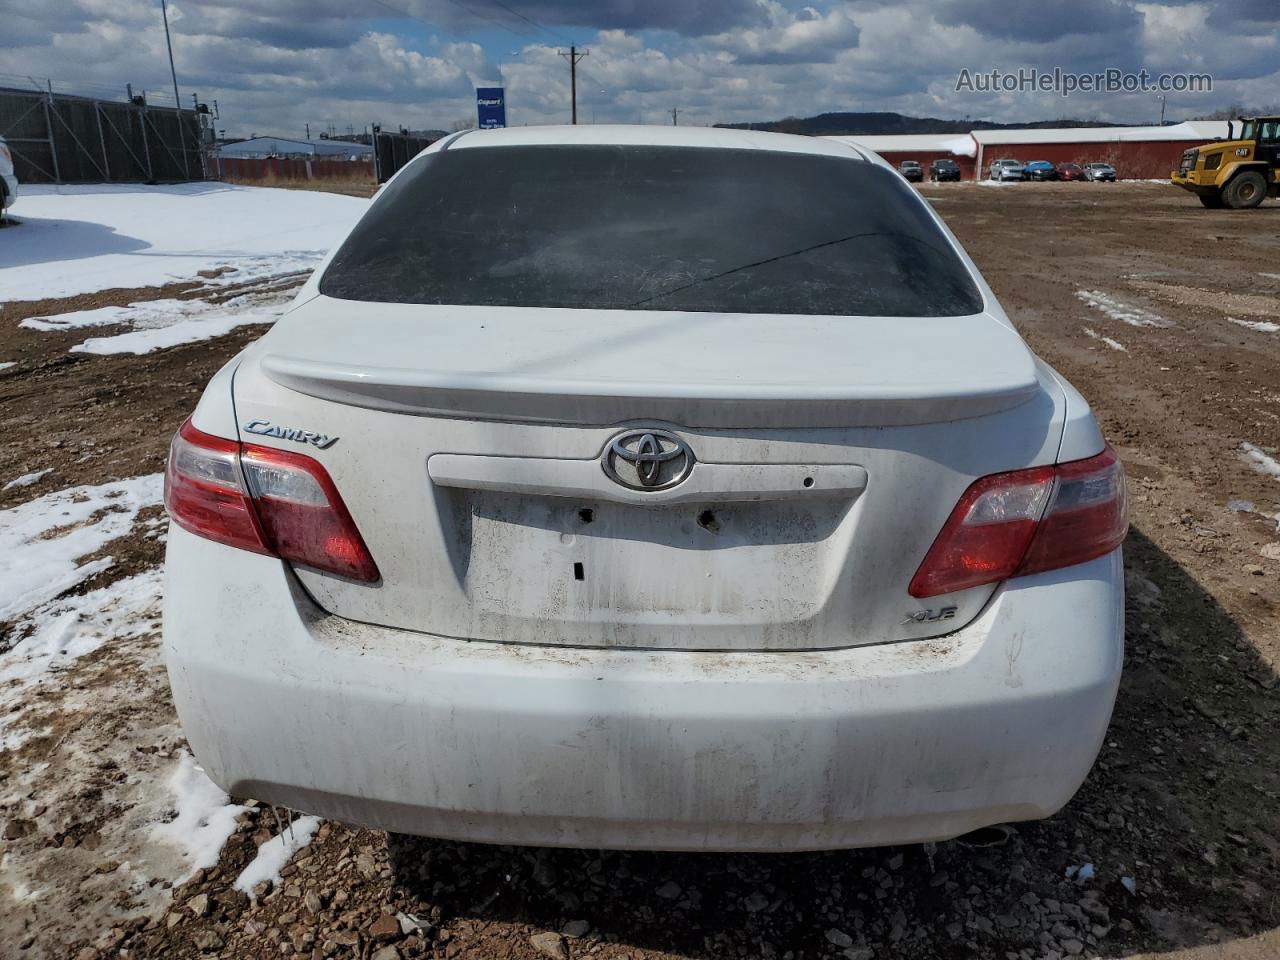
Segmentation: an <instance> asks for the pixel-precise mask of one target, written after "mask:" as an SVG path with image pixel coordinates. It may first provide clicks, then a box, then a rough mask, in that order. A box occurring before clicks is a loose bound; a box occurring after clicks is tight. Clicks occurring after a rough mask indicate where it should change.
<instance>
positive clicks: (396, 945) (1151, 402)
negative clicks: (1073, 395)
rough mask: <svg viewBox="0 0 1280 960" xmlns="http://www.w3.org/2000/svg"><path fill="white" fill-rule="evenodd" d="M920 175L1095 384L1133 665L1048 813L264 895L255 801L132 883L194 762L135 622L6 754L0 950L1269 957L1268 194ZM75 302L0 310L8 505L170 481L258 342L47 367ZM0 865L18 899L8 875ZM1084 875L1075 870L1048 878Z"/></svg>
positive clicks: (1077, 380) (458, 860) (1272, 546)
mask: <svg viewBox="0 0 1280 960" xmlns="http://www.w3.org/2000/svg"><path fill="white" fill-rule="evenodd" d="M924 193H925V195H926V196H928V197H929V198H930V199H931V200H932V201H933V202H935V204H936V207H937V209H938V211H939V212H940V213H941V214H942V215H943V217H945V219H946V220H947V222H948V223H949V224H950V226H951V227H952V229H953V230H954V231H955V232H956V233H957V235H958V236H959V237H960V239H961V241H962V242H963V243H964V245H965V246H966V248H967V249H968V250H969V252H970V253H971V254H972V256H973V257H974V259H975V260H976V261H977V263H978V265H979V266H980V267H981V269H982V270H983V272H984V274H985V275H986V277H987V279H988V281H989V282H990V284H991V286H992V287H993V288H994V289H995V291H996V293H997V295H998V296H999V298H1000V300H1001V302H1002V303H1003V305H1004V307H1005V309H1006V310H1007V311H1008V312H1009V314H1010V315H1011V316H1012V317H1013V319H1014V321H1015V322H1016V323H1017V324H1018V326H1019V327H1020V329H1021V330H1022V331H1023V334H1024V335H1025V337H1026V338H1027V339H1028V341H1029V342H1030V344H1031V345H1032V347H1033V348H1034V349H1035V350H1036V351H1037V352H1038V353H1039V354H1040V355H1041V356H1043V357H1045V358H1046V359H1047V360H1048V361H1049V362H1050V363H1052V364H1053V365H1054V366H1055V367H1057V368H1058V369H1059V370H1060V371H1062V372H1063V373H1064V374H1065V375H1066V376H1067V377H1068V378H1069V379H1070V380H1071V381H1072V382H1073V383H1074V384H1075V385H1076V386H1077V387H1078V388H1079V389H1080V390H1081V391H1082V392H1083V393H1085V395H1086V396H1087V397H1088V398H1089V400H1090V401H1091V402H1092V404H1093V405H1094V407H1095V409H1096V410H1097V411H1098V414H1099V418H1100V421H1101V423H1102V426H1103V429H1104V431H1105V433H1106V434H1107V435H1108V437H1109V438H1110V439H1111V441H1112V442H1113V443H1114V444H1115V445H1116V447H1117V449H1118V450H1119V452H1120V454H1121V456H1122V458H1123V460H1124V463H1125V466H1126V469H1127V471H1128V475H1129V481H1130V493H1131V500H1132V505H1131V511H1132V521H1133V530H1132V533H1131V534H1130V538H1129V542H1128V544H1127V547H1126V568H1127V578H1128V583H1129V598H1128V603H1127V623H1126V628H1127V652H1126V662H1125V673H1124V680H1123V683H1122V687H1121V691H1120V696H1119V701H1118V703H1117V707H1116V713H1115V717H1114V720H1113V722H1112V727H1111V731H1110V734H1109V736H1108V738H1107V742H1106V744H1105V746H1104V748H1103V751H1102V755H1101V757H1100V758H1099V761H1098V763H1097V765H1096V767H1095V769H1094V771H1093V773H1092V774H1091V776H1090V777H1089V779H1088V781H1087V782H1086V784H1085V785H1084V787H1083V788H1082V790H1081V791H1080V793H1079V794H1078V795H1077V797H1076V798H1075V799H1074V800H1073V801H1072V802H1071V803H1070V804H1069V805H1068V807H1067V808H1066V809H1065V810H1063V811H1062V812H1061V813H1059V814H1058V815H1057V816H1055V817H1053V818H1051V819H1050V820H1048V821H1045V822H1041V823H1029V824H1017V825H1015V826H1014V827H1013V828H1012V829H1011V830H1009V831H1008V833H1007V835H1006V834H1003V833H1001V834H998V835H994V836H993V837H992V839H993V840H994V841H996V842H995V843H994V845H991V846H974V845H964V844H961V843H956V842H951V843H944V844H939V845H937V846H936V847H932V846H929V847H918V846H917V847H904V848H891V849H880V850H867V851H853V852H835V853H824V854H804V855H774V856H736V855H735V856H729V855H709V854H708V855H698V856H690V855H672V854H637V853H617V852H600V851H565V850H541V849H530V848H510V847H486V846H480V845H471V844H463V843H451V842H440V841H432V840H423V839H407V838H388V837H387V836H385V835H383V834H380V833H376V832H371V831H366V830H360V829H355V828H353V827H349V826H346V825H343V824H340V823H327V824H324V825H323V826H322V827H321V828H320V831H319V833H318V834H317V836H316V839H315V840H314V841H313V842H312V843H311V845H310V846H308V847H306V848H305V849H304V850H303V851H302V853H301V854H299V855H298V857H296V858H295V859H294V861H293V862H292V863H291V864H290V865H289V866H287V867H286V868H285V870H284V877H283V880H284V882H283V884H281V885H280V886H278V887H275V888H273V889H270V890H262V891H260V892H261V894H262V896H260V897H259V899H257V900H256V902H251V901H250V900H249V898H247V897H246V896H245V895H244V894H241V893H237V892H234V891H233V890H232V889H231V884H232V882H233V880H234V879H235V877H236V876H237V874H238V872H239V870H240V868H242V867H243V866H244V865H245V864H246V863H247V862H248V861H249V860H250V859H251V858H252V856H253V854H254V852H255V850H256V846H257V845H258V844H260V843H262V842H264V841H265V840H266V839H268V838H269V837H271V836H272V835H273V833H275V832H277V828H276V826H275V818H274V815H273V814H272V813H271V812H270V811H268V810H266V809H265V808H262V807H253V808H250V809H249V810H248V811H247V812H245V813H244V814H243V815H242V816H241V820H240V826H239V829H238V831H237V833H235V835H234V836H233V837H232V838H231V840H230V841H229V842H228V843H227V845H226V847H225V848H224V849H223V852H222V857H221V861H220V862H219V864H218V865H217V866H216V867H214V868H212V869H210V870H207V871H201V872H199V873H197V874H196V876H195V877H193V878H192V879H191V881H190V882H188V883H186V884H185V885H182V886H177V887H173V888H172V889H170V881H168V880H164V879H156V878H153V879H151V880H150V881H148V882H147V883H145V884H138V883H130V882H129V881H128V876H127V875H128V870H127V869H126V867H127V864H126V860H127V859H128V857H129V856H131V855H143V854H144V853H145V852H140V851H139V850H138V849H137V839H136V838H137V836H138V831H137V829H135V827H136V824H137V822H138V818H139V816H140V811H143V810H144V808H145V809H150V808H149V807H147V804H148V803H150V804H154V803H155V802H156V801H155V795H156V794H157V793H160V794H163V790H162V789H161V788H160V787H157V786H155V784H156V783H157V782H159V781H162V780H163V778H164V777H166V776H167V775H168V772H169V770H170V769H171V768H172V766H173V763H174V758H175V757H176V756H177V755H178V753H179V751H180V750H181V748H182V741H181V733H180V731H179V730H178V729H177V727H176V724H175V722H174V718H173V713H172V707H171V705H170V703H169V701H168V696H167V689H166V686H165V682H164V674H163V670H162V668H161V666H160V665H159V663H158V661H157V659H156V656H155V644H156V639H155V636H154V633H152V634H151V635H149V636H146V637H141V638H138V639H136V640H134V641H131V642H130V643H129V644H126V645H113V646H108V647H106V648H103V649H101V650H99V651H97V652H96V653H94V654H90V655H88V656H86V657H84V658H82V659H81V660H80V661H77V662H76V664H75V665H74V667H72V668H71V669H68V670H67V671H66V673H65V675H64V676H65V687H66V689H68V690H74V691H76V694H77V695H76V696H75V697H68V698H59V697H57V696H47V697H45V698H43V700H42V702H40V703H36V704H33V705H30V706H29V709H28V711H27V713H26V714H24V718H25V720H24V722H27V723H29V724H31V725H33V727H36V728H39V729H42V730H46V729H47V732H42V733H40V734H39V735H36V736H33V737H31V738H30V739H28V740H27V741H26V742H25V743H24V744H23V745H22V747H21V748H19V749H17V750H9V751H6V752H0V820H2V821H4V822H5V829H4V834H3V835H4V837H5V839H4V840H2V841H0V844H2V846H0V851H2V852H3V857H4V859H3V861H0V956H4V957H9V956H13V957H47V958H54V957H59V958H61V957H76V958H79V960H90V958H98V957H102V958H105V957H108V956H112V957H114V956H117V955H119V956H129V957H179V958H185V957H198V956H223V957H230V958H244V960H248V958H259V957H267V956H280V957H307V958H318V957H360V958H365V960H368V958H376V960H395V958H400V957H403V958H408V957H432V956H434V957H449V958H491V957H498V958H536V957H551V958H557V957H559V958H568V957H583V956H592V957H598V958H602V960H622V958H636V960H639V958H644V960H655V958H668V957H672V958H674V957H765V958H774V957H777V958H784V960H785V958H791V960H800V958H808V957H847V958H854V960H858V958H860V960H867V958H872V957H878V958H886V957H903V958H922V960H923V958H931V960H932V958H936V960H958V958H962V957H984V958H985V957H993V958H1006V957H1007V958H1011V960H1023V958H1025V960H1038V958H1053V957H1063V956H1077V955H1079V956H1086V957H1092V956H1106V957H1138V956H1141V957H1148V956H1150V957H1155V956H1160V957H1178V958H1181V960H1192V958H1195V960H1209V958H1213V960H1222V958H1234V960H1251V958H1262V957H1274V956H1280V864H1278V861H1277V858H1278V856H1280V749H1278V747H1280V739H1278V737H1277V733H1278V731H1280V692H1278V691H1277V687H1276V684H1277V677H1278V674H1277V670H1278V669H1280V620H1278V619H1277V615H1276V614H1277V605H1278V604H1280V546H1277V545H1278V544H1280V520H1278V519H1277V515H1278V514H1280V478H1277V477H1274V476H1270V475H1267V474H1265V473H1263V472H1260V471H1259V470H1257V469H1255V467H1254V466H1251V465H1250V463H1249V462H1248V460H1247V457H1246V451H1247V449H1248V448H1243V447H1242V444H1250V445H1253V447H1255V448H1257V449H1258V450H1260V451H1263V452H1264V453H1268V454H1270V455H1271V456H1272V457H1275V456H1276V455H1277V451H1278V450H1280V331H1274V330H1270V329H1269V328H1268V327H1267V324H1269V323H1270V322H1272V321H1277V320H1280V205H1277V204H1276V203H1275V202H1271V203H1269V204H1268V205H1266V206H1265V207H1263V208H1262V209H1260V210H1257V211H1252V212H1245V213H1235V212H1227V211H1208V210H1204V209H1202V208H1201V207H1200V205H1199V204H1198V203H1197V202H1196V201H1195V199H1194V198H1193V197H1191V196H1189V195H1186V194H1182V193H1178V192H1175V191H1174V190H1172V189H1171V188H1169V187H1165V186H1160V185H1154V184H1119V185H1109V184H1074V183H1073V184H1025V185H1023V184H1020V185H1014V186H1009V187H1000V188H991V187H981V186H975V185H972V184H954V185H952V184H945V185H937V186H928V187H925V188H924ZM174 292H175V290H173V289H167V290H166V291H163V292H162V291H152V292H150V293H149V294H144V293H140V292H139V291H115V292H108V293H107V294H100V295H96V296H95V297H94V298H92V300H93V302H92V305H99V304H105V303H121V304H123V303H127V302H130V301H134V300H137V299H139V298H140V296H142V295H154V296H161V295H173V293H174ZM178 292H180V291H178ZM82 299H83V298H77V301H76V302H75V303H74V304H49V303H43V304H39V305H32V304H22V303H16V304H15V303H10V304H7V305H6V306H5V307H4V309H3V311H2V312H0V358H2V359H6V360H16V361H17V364H16V365H15V366H13V367H11V368H9V369H6V370H0V424H2V426H3V429H0V463H3V464H4V466H5V468H6V472H7V473H15V474H16V473H18V472H21V471H23V470H28V469H34V468H35V467H41V468H44V467H52V468H53V469H52V472H51V473H49V474H47V475H46V476H44V477H42V478H41V479H40V480H39V481H38V482H37V483H36V484H34V485H33V486H30V487H26V488H21V489H11V490H7V491H2V492H0V508H5V507H10V506H13V505H15V504H17V503H19V502H22V501H25V500H29V499H31V498H33V497H35V496H39V495H40V494H43V493H48V492H51V491H53V490H58V489H62V488H65V487H68V486H71V485H73V484H76V483H82V482H94V483H96V482H101V481H104V480H107V479H114V478H124V477H130V476H134V475H137V474H142V473H153V472H155V471H157V470H159V469H160V468H161V466H162V463H163V458H164V455H165V449H166V445H167V443H168V439H169V437H170V435H171V434H172V432H173V430H174V429H175V428H176V427H177V425H178V424H179V422H180V421H181V419H182V418H183V417H184V416H185V415H186V413H187V412H188V411H189V410H190V409H191V407H192V406H193V404H194V402H195V400H196V397H197V396H198V394H199V391H200V390H201V389H202V387H203V385H204V383H205V382H206V381H207V379H208V378H209V377H210V376H211V375H212V374H213V372H214V371H215V370H216V369H217V368H218V367H219V366H221V365H222V364H223V363H224V362H225V361H226V359H227V358H229V357H231V356H232V355H233V354H234V353H235V352H236V351H237V350H238V349H239V348H240V347H241V346H242V345H243V344H244V343H245V342H247V341H248V340H249V339H251V338H252V337H254V336H256V335H257V334H258V333H259V332H260V331H258V330H254V329H252V328H250V329H244V330H241V331H238V332H237V333H235V334H232V335H230V336H227V337H223V338H221V339H217V340H213V341H208V342H204V343H199V344H192V345H189V346H184V347H176V348H173V349H169V350H164V351H160V352H157V353H152V354H147V355H145V356H141V357H133V356H129V357H99V356H89V355H84V354H69V353H67V348H68V346H69V344H70V343H71V342H74V338H75V335H74V334H63V333H38V332H35V331H29V330H24V329H21V328H19V327H18V326H17V321H18V320H20V319H21V318H23V317H24V316H31V315H36V314H39V313H47V312H51V311H52V310H53V309H54V308H59V307H61V308H63V309H72V308H73V307H74V308H80V307H83V306H85V305H86V304H85V303H83V302H80V301H81V300H82ZM1250 324H1252V326H1250ZM920 349H921V350H928V349H929V345H928V344H927V343H921V345H920ZM161 550H162V548H161V545H160V542H159V540H158V539H157V538H155V537H150V538H148V537H145V536H142V535H139V536H137V537H133V538H130V539H128V540H126V541H122V542H119V543H116V544H113V545H112V547H111V552H112V554H113V556H115V557H116V558H117V560H118V561H120V562H119V564H118V567H117V568H113V569H111V570H109V571H107V572H105V573H104V574H102V575H101V576H100V577H99V578H98V580H97V581H95V582H94V583H93V584H91V585H101V584H102V583H103V582H105V581H106V580H109V579H110V578H111V577H118V576H120V575H122V574H123V573H125V572H134V573H136V572H138V571H142V570H146V569H149V568H150V567H153V566H154V565H155V564H157V563H158V562H159V561H160V559H161ZM91 585H86V587H85V588H88V586H91ZM5 629H6V627H5V625H3V624H0V639H5V640H6V642H14V641H16V640H18V639H20V638H17V637H13V636H11V635H10V636H8V637H6V636H5V635H4V633H3V631H4V630H5ZM0 646H2V644H0ZM263 733H264V736H267V735H270V731H264V732H263ZM122 757H124V758H125V760H129V759H130V758H131V759H132V762H131V763H128V764H126V763H125V762H124V761H122V760H121V758H122ZM15 822H18V823H19V824H20V825H19V826H17V827H14V826H12V825H13V824H14V823H15ZM130 844H132V846H130ZM122 851H123V852H122ZM17 863H22V864H24V865H25V866H24V867H23V871H24V872H23V877H24V883H25V884H26V887H24V890H23V891H20V890H18V888H17V887H16V886H15V885H14V881H12V880H10V881H9V883H8V884H7V885H6V884H5V882H4V880H5V871H7V870H12V869H14V864H17ZM1083 864H1091V865H1092V869H1093V876H1092V878H1089V879H1083V880H1082V879H1080V877H1079V876H1077V877H1075V878H1072V877H1070V876H1069V873H1070V872H1071V869H1072V868H1078V867H1080V866H1081V865H1083ZM1085 873H1086V874H1087V873H1088V871H1087V870H1086V871H1085ZM37 881H38V882H40V883H41V884H42V885H43V886H42V893H41V895H40V896H39V897H36V896H33V895H31V894H30V892H29V888H30V887H31V885H32V884H33V883H35V882H37ZM24 891H25V893H24Z"/></svg>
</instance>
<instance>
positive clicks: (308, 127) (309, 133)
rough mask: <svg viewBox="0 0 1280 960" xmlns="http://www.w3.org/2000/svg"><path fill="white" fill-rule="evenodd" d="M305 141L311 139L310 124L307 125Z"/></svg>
mask: <svg viewBox="0 0 1280 960" xmlns="http://www.w3.org/2000/svg"><path fill="white" fill-rule="evenodd" d="M307 139H308V140H310V139H311V124H309V123H308V124H307Z"/></svg>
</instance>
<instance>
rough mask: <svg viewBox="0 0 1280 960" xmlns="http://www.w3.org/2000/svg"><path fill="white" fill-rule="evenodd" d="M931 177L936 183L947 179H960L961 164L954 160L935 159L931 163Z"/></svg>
mask: <svg viewBox="0 0 1280 960" xmlns="http://www.w3.org/2000/svg"><path fill="white" fill-rule="evenodd" d="M929 179H930V180H932V181H934V182H935V183H942V182H943V181H946V180H957V181H958V180H959V179H960V164H958V163H956V162H955V161H954V160H947V159H946V158H943V159H941V160H935V161H933V163H931V164H929Z"/></svg>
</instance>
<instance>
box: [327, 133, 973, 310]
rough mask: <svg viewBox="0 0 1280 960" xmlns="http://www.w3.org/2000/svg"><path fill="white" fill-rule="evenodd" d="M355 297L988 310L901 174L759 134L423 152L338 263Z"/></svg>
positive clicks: (331, 292)
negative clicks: (723, 139)
mask: <svg viewBox="0 0 1280 960" xmlns="http://www.w3.org/2000/svg"><path fill="white" fill-rule="evenodd" d="M320 290H321V292H322V293H324V294H325V295H327V296H331V297H337V298H339V299H344V300H365V301H381V302H391V303H423V304H458V305H475V306H504V307H506V306H523V307H569V308H588V309H606V310H688V311H695V312H716V313H776V314H833V315H845V316H963V315H968V314H973V313H978V312H980V311H981V310H982V298H981V296H980V294H979V293H978V290H977V288H976V287H975V286H974V283H973V280H972V278H971V277H970V275H969V273H968V271H967V270H966V269H965V267H964V264H963V263H962V262H961V261H960V259H959V258H958V257H957V256H956V254H955V252H954V251H953V250H952V249H951V247H950V245H949V244H948V242H947V239H946V237H945V236H944V235H943V234H942V232H941V231H940V230H939V229H938V227H937V225H936V224H935V223H934V222H933V220H932V218H931V217H930V215H929V213H928V211H927V209H926V208H925V206H924V204H923V203H922V202H921V201H920V200H919V199H918V198H917V197H916V195H915V194H914V193H913V191H912V189H911V188H910V187H909V186H907V185H906V183H904V182H903V181H901V180H900V179H899V178H898V177H897V176H896V175H895V174H894V173H892V172H891V171H889V170H886V169H884V168H882V167H879V166H876V165H873V164H871V163H868V162H866V161H863V160H858V159H853V158H850V159H844V158H838V157H822V156H813V155H806V154H790V153H774V152H765V151H756V150H734V149H729V150H723V149H712V148H690V147H634V146H528V147H476V148H467V149H458V150H452V151H444V152H440V153H434V154H430V155H428V156H425V157H422V158H420V159H418V160H416V161H414V163H413V165H412V166H411V167H410V168H409V169H407V170H405V171H404V173H403V174H402V175H401V176H400V177H398V178H397V179H396V181H395V182H394V183H393V184H391V185H390V186H388V187H387V188H386V189H385V190H384V191H383V192H382V194H381V195H380V196H379V197H378V199H377V200H376V201H375V202H374V204H373V206H372V207H371V208H370V209H369V211H368V213H366V214H365V216H364V218H363V219H362V220H361V221H360V223H359V224H358V225H357V226H356V228H355V230H353V231H352V233H351V235H350V236H349V237H348V238H347V240H346V241H345V242H344V243H343V245H342V247H341V248H340V249H339V250H338V253H337V254H336V256H335V257H334V259H333V261H332V262H331V263H330V265H329V268H328V269H327V270H326V271H325V274H324V277H323V278H322V279H321V282H320Z"/></svg>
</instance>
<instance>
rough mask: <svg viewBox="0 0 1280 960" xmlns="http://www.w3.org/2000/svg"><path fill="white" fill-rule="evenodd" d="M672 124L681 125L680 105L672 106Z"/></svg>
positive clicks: (674, 125)
mask: <svg viewBox="0 0 1280 960" xmlns="http://www.w3.org/2000/svg"><path fill="white" fill-rule="evenodd" d="M671 125H672V126H673V127H678V126H680V108H679V107H672V108H671Z"/></svg>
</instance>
